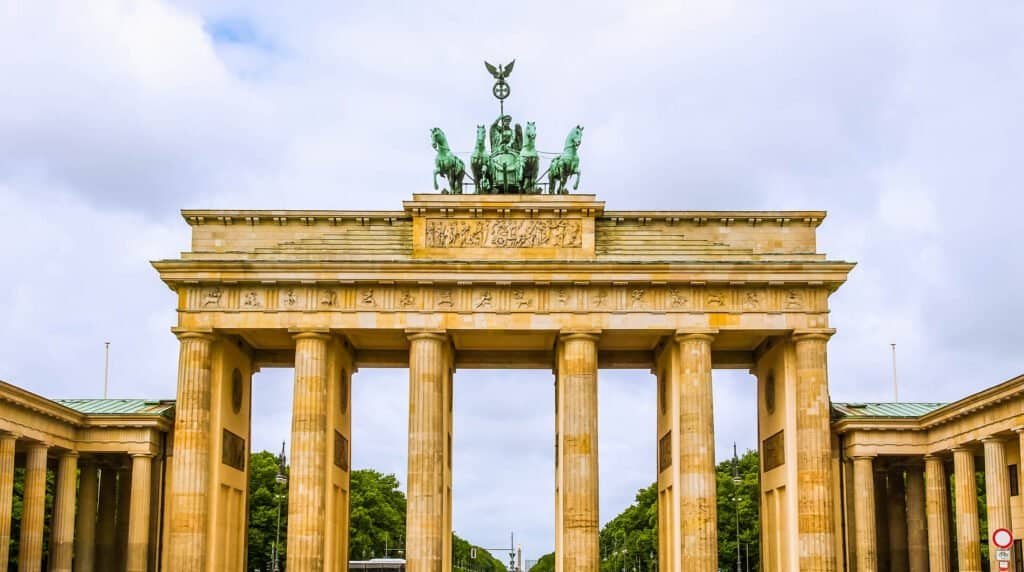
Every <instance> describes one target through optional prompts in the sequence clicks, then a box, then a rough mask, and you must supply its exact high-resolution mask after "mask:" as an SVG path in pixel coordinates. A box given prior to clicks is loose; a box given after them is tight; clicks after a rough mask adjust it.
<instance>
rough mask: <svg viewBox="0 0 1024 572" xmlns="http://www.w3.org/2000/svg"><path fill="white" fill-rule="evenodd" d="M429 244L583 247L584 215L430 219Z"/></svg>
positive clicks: (482, 246)
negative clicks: (560, 217)
mask: <svg viewBox="0 0 1024 572" xmlns="http://www.w3.org/2000/svg"><path fill="white" fill-rule="evenodd" d="M426 246H427V247H428V248H580V247H582V246H583V221H582V220H580V219H429V220H427V221H426Z"/></svg>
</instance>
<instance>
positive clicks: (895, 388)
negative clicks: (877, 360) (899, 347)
mask: <svg viewBox="0 0 1024 572" xmlns="http://www.w3.org/2000/svg"><path fill="white" fill-rule="evenodd" d="M889 345H890V346H892V399H893V401H899V400H900V386H899V385H898V384H897V383H896V344H889Z"/></svg>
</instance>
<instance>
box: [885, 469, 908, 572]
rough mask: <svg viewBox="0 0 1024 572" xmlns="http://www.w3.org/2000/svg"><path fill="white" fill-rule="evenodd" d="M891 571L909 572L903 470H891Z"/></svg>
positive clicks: (889, 495) (889, 491)
mask: <svg viewBox="0 0 1024 572" xmlns="http://www.w3.org/2000/svg"><path fill="white" fill-rule="evenodd" d="M888 488H889V490H888V497H887V498H888V499H889V570H890V571H891V572H907V569H908V568H909V562H908V559H907V493H906V487H905V485H904V482H903V469H902V468H901V467H892V468H890V469H889V479H888Z"/></svg>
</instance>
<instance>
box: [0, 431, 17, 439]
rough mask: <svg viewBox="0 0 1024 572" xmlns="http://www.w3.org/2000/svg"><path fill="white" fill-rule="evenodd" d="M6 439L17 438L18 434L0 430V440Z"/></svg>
mask: <svg viewBox="0 0 1024 572" xmlns="http://www.w3.org/2000/svg"><path fill="white" fill-rule="evenodd" d="M7 439H14V440H15V441H17V440H18V434H17V433H14V432H11V431H0V441H6V440H7Z"/></svg>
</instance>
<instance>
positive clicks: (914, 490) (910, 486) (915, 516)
mask: <svg viewBox="0 0 1024 572" xmlns="http://www.w3.org/2000/svg"><path fill="white" fill-rule="evenodd" d="M907 556H908V560H909V564H910V572H928V571H929V568H928V523H927V519H926V517H925V500H924V468H923V467H922V466H921V464H920V463H914V464H911V465H909V466H908V467H907Z"/></svg>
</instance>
